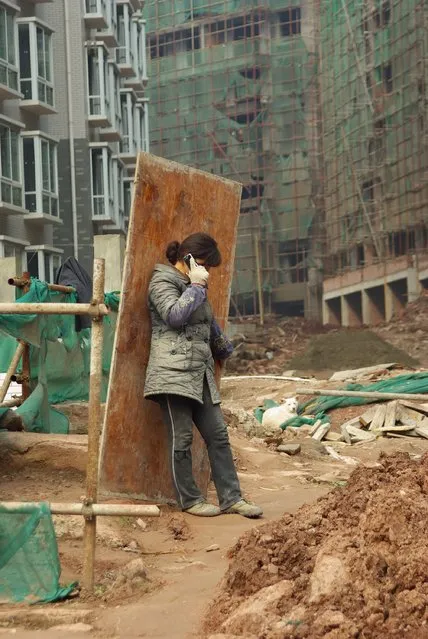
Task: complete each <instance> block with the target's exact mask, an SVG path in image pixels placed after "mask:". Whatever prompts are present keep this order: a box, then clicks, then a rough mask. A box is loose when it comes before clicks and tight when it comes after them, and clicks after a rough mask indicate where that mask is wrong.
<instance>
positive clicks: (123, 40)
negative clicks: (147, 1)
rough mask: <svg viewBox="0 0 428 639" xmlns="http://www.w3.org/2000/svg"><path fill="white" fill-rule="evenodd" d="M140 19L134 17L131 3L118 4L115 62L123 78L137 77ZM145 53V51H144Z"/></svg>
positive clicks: (140, 54) (139, 55)
mask: <svg viewBox="0 0 428 639" xmlns="http://www.w3.org/2000/svg"><path fill="white" fill-rule="evenodd" d="M140 22H141V18H140V17H139V16H138V15H134V8H133V5H132V3H131V2H130V1H129V0H128V1H127V2H123V3H118V5H117V28H118V41H119V44H118V46H117V48H116V62H117V65H118V67H119V70H120V74H121V76H122V77H123V78H131V77H134V76H136V77H138V74H139V65H141V64H142V62H141V61H140V57H141V56H142V53H141V46H142V45H141V32H142V24H140ZM144 52H145V49H144Z"/></svg>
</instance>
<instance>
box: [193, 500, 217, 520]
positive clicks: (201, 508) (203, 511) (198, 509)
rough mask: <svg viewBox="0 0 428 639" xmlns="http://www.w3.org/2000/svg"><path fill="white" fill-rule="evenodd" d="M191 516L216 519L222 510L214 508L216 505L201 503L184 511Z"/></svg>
mask: <svg viewBox="0 0 428 639" xmlns="http://www.w3.org/2000/svg"><path fill="white" fill-rule="evenodd" d="M184 512H185V513H189V515H196V517H216V515H219V514H220V508H219V507H218V506H214V504H208V503H207V502H206V501H200V502H199V503H198V504H195V505H194V506H191V507H190V508H187V510H185V511H184Z"/></svg>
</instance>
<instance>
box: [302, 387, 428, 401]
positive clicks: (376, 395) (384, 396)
mask: <svg viewBox="0 0 428 639" xmlns="http://www.w3.org/2000/svg"><path fill="white" fill-rule="evenodd" d="M296 395H316V396H326V397H365V398H367V399H380V400H381V401H382V400H384V401H385V400H388V399H409V398H410V399H412V400H415V401H417V402H428V395H416V394H415V395H413V394H412V393H380V392H378V391H348V390H313V389H312V390H309V389H307V388H298V389H297V390H296Z"/></svg>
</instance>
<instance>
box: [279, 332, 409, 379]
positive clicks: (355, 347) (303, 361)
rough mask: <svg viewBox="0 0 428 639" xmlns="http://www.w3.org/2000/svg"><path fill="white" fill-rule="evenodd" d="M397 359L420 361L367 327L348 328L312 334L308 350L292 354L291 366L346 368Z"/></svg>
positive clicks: (298, 367)
mask: <svg viewBox="0 0 428 639" xmlns="http://www.w3.org/2000/svg"><path fill="white" fill-rule="evenodd" d="M387 362H396V363H397V364H402V365H403V366H410V367H412V366H415V365H417V361H416V360H414V359H413V358H412V357H410V356H409V355H408V354H407V353H405V352H404V351H402V350H400V349H398V348H396V347H395V346H392V345H391V344H388V343H387V342H385V341H384V340H383V339H382V338H381V337H379V336H378V335H375V333H372V332H371V331H368V330H364V331H362V330H352V329H345V330H340V331H335V332H331V333H328V334H327V335H317V336H315V337H313V338H312V339H311V340H310V342H309V344H308V346H307V348H306V351H305V352H304V353H303V354H301V355H297V356H296V357H293V359H292V360H291V361H290V362H289V368H294V369H296V370H297V371H302V372H304V371H305V372H306V371H324V370H334V371H339V370H345V369H348V368H360V367H363V366H374V365H376V364H380V363H387Z"/></svg>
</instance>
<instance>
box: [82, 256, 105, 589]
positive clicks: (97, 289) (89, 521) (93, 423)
mask: <svg viewBox="0 0 428 639" xmlns="http://www.w3.org/2000/svg"><path fill="white" fill-rule="evenodd" d="M104 278H105V261H104V260H103V259H99V258H97V259H95V260H94V278H93V295H92V302H93V304H94V305H96V306H98V305H100V304H101V303H102V302H103V301H104ZM103 336H104V324H103V320H102V317H101V318H99V317H93V318H92V331H91V364H90V375H89V406H88V461H87V465H86V500H85V503H86V505H87V506H91V505H92V504H94V503H95V502H96V501H97V497H98V459H99V440H100V421H101V382H102V359H103V357H102V356H103ZM96 521H97V520H96V517H95V516H92V517H86V519H85V531H84V561H83V578H82V584H83V586H84V588H86V589H87V590H88V591H90V592H92V590H93V587H94V563H95V540H96V530H97V529H96V525H97V524H96Z"/></svg>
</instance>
